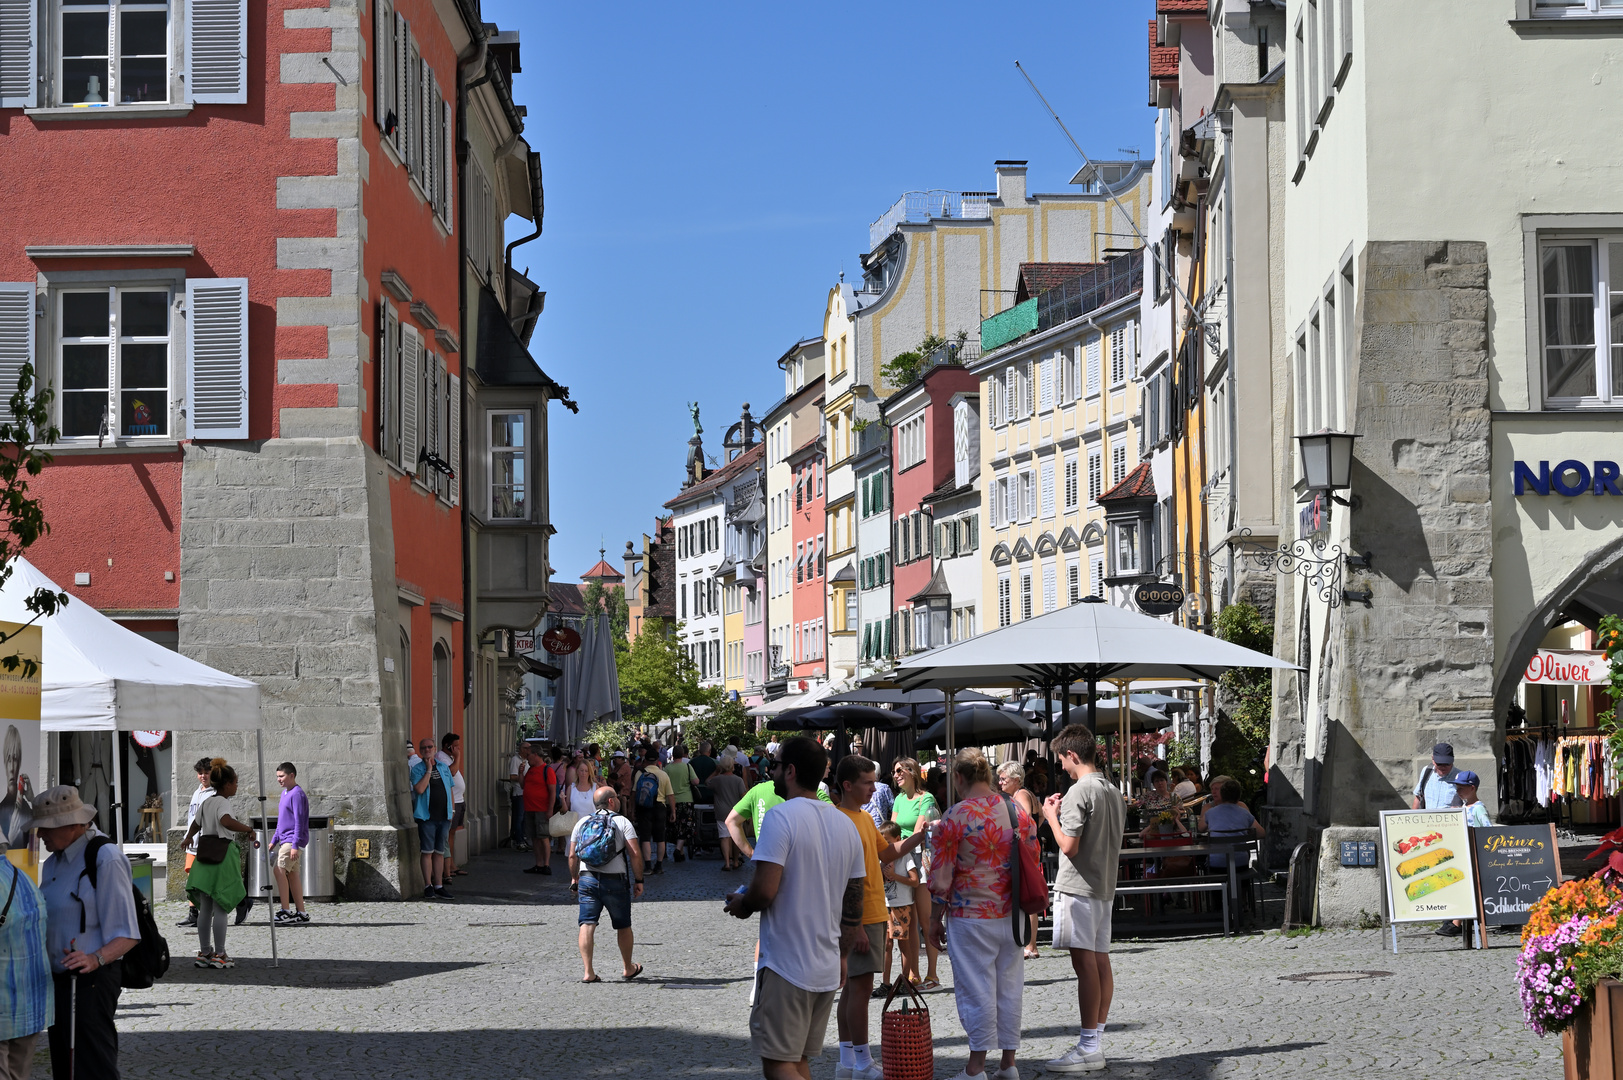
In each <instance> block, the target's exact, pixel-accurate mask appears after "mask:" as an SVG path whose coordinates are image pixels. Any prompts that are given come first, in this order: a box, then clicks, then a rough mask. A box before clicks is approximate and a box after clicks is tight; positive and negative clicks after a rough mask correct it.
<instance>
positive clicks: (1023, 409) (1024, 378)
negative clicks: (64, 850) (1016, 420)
mask: <svg viewBox="0 0 1623 1080" xmlns="http://www.w3.org/2000/svg"><path fill="white" fill-rule="evenodd" d="M1015 370H1016V371H1018V372H1019V373H1020V419H1022V420H1026V419H1029V418H1030V416H1031V361H1029V360H1027V361H1026V362H1025V363H1024V364H1021V365H1020V366H1019V367H1018V368H1016V369H1015Z"/></svg>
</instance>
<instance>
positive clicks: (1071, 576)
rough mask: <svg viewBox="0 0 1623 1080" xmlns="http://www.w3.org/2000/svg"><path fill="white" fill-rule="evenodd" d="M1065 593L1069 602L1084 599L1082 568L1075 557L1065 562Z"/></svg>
mask: <svg viewBox="0 0 1623 1080" xmlns="http://www.w3.org/2000/svg"><path fill="white" fill-rule="evenodd" d="M1065 585H1066V590H1065V595H1066V597H1067V599H1068V602H1069V603H1072V604H1077V603H1080V602H1081V601H1082V568H1081V567H1079V566H1078V565H1077V563H1076V560H1075V559H1072V560H1070V561H1069V562H1068V563H1066V564H1065Z"/></svg>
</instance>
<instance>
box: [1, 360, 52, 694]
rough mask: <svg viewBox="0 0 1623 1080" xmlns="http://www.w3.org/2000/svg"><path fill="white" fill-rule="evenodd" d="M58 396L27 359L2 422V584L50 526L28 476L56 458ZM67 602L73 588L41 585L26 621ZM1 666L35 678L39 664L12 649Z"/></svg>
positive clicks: (31, 598)
mask: <svg viewBox="0 0 1623 1080" xmlns="http://www.w3.org/2000/svg"><path fill="white" fill-rule="evenodd" d="M55 396H56V393H55V391H53V390H52V389H51V388H50V387H48V386H41V387H38V388H37V389H36V388H35V385H34V366H33V365H32V364H27V363H25V364H23V365H22V367H21V368H20V369H18V372H17V389H16V392H15V393H13V394H12V395H11V402H10V404H11V417H12V418H11V420H9V421H7V422H5V423H0V514H4V515H5V522H6V526H5V529H4V530H0V587H3V586H4V585H5V583H6V582H7V581H9V580H11V575H12V572H13V571H14V570H16V559H17V556H19V555H21V554H22V553H23V552H24V551H26V550H28V548H30V547H31V546H33V544H34V543H35V542H36V541H37V540H39V539H40V537H42V536H45V535H46V534H47V533H49V532H50V531H51V527H50V525H49V524H48V523H47V522H46V520H45V511H44V508H43V507H41V506H40V502H39V500H38V499H37V498H35V497H34V496H33V495H31V494H29V490H28V482H29V481H30V480H31V479H33V478H34V477H36V476H38V475H39V474H40V472H41V471H42V470H44V468H45V466H46V465H49V464H50V463H51V455H50V453H49V452H48V451H46V450H43V449H41V447H45V446H49V445H51V444H52V443H54V442H56V440H57V434H58V432H57V429H56V428H55V427H53V426H52V424H51V401H52V399H53V398H54V397H55ZM67 602H68V594H67V593H62V592H52V591H51V590H50V589H45V588H40V589H36V590H34V592H33V593H32V594H31V595H30V596H29V597H28V598H27V599H26V600H24V601H23V603H24V605H25V606H26V607H27V608H28V610H29V611H31V612H33V613H34V614H33V618H31V619H29V620H28V622H27V623H24V624H23V625H24V626H31V625H33V624H34V623H36V622H38V621H39V620H40V619H42V618H45V617H46V616H49V615H54V614H55V613H56V611H57V609H58V608H60V607H62V606H63V605H64V604H66V603H67ZM17 633H18V631H16V630H14V631H12V632H11V633H9V634H7V633H3V632H0V649H3V647H4V645H5V643H6V642H8V641H10V640H11V639H13V638H15V637H16V636H17ZM0 667H3V668H5V670H7V671H16V670H17V669H18V668H21V669H22V672H23V675H24V676H26V677H28V678H33V677H34V675H35V674H36V673H37V672H38V671H39V665H38V664H37V663H35V662H34V660H33V659H31V658H29V657H24V656H22V655H20V654H19V653H18V652H17V651H16V650H12V651H11V652H9V653H7V654H6V655H0Z"/></svg>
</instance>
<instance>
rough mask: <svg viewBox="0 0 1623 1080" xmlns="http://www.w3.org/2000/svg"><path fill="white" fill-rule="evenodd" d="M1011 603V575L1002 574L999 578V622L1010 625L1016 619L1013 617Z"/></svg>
mask: <svg viewBox="0 0 1623 1080" xmlns="http://www.w3.org/2000/svg"><path fill="white" fill-rule="evenodd" d="M1009 608H1010V604H1009V575H1008V574H1002V575H1000V576H999V577H998V579H997V624H998V625H999V626H1008V625H1009V623H1011V622H1013V621H1014V620H1013V619H1012V618H1011V613H1010V610H1009Z"/></svg>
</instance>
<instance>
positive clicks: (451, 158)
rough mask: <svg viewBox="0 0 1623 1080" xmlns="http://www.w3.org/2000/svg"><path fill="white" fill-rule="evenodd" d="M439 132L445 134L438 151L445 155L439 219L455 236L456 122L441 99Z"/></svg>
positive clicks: (444, 101) (449, 108) (448, 104)
mask: <svg viewBox="0 0 1623 1080" xmlns="http://www.w3.org/2000/svg"><path fill="white" fill-rule="evenodd" d="M440 130H441V131H443V132H444V133H445V146H444V148H443V149H442V150H441V151H440V152H441V153H442V154H444V155H445V176H444V178H443V179H442V181H441V184H440V218H441V219H442V220H444V222H445V227H446V228H447V229H449V230H450V231H451V233H452V234H455V233H456V226H455V225H453V224H452V216H451V205H452V203H451V198H452V195H453V194H454V193H455V191H456V121H455V120H454V119H453V118H452V116H451V103H450V102H449V101H446V100H444V99H443V98H442V99H441V100H440Z"/></svg>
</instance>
